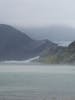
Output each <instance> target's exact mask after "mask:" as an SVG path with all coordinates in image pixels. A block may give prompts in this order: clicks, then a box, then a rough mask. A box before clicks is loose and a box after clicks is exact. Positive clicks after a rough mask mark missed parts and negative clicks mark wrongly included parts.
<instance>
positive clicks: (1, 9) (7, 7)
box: [0, 0, 75, 27]
mask: <svg viewBox="0 0 75 100" xmlns="http://www.w3.org/2000/svg"><path fill="white" fill-rule="evenodd" d="M0 23H4V24H11V25H20V26H25V27H43V26H49V25H52V24H65V25H68V26H72V27H75V0H0Z"/></svg>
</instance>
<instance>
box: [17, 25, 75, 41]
mask: <svg viewBox="0 0 75 100" xmlns="http://www.w3.org/2000/svg"><path fill="white" fill-rule="evenodd" d="M19 29H20V30H21V31H23V32H26V33H27V34H28V35H29V36H30V37H32V38H34V39H37V40H38V39H40V40H41V39H48V40H51V41H57V42H58V41H74V40H75V28H72V27H68V26H64V25H60V26H59V25H53V26H49V27H40V28H24V27H19Z"/></svg>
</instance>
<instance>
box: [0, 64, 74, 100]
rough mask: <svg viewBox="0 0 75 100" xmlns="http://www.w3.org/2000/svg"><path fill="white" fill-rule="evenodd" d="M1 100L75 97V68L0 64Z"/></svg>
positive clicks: (53, 99)
mask: <svg viewBox="0 0 75 100" xmlns="http://www.w3.org/2000/svg"><path fill="white" fill-rule="evenodd" d="M0 100H75V67H74V66H66V65H64V66H62V65H61V66H58V65H49V66H48V65H25V64H0Z"/></svg>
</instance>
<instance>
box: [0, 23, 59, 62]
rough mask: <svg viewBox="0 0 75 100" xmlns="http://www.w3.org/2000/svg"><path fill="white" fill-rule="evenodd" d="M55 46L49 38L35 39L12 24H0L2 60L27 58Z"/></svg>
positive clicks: (0, 57)
mask: <svg viewBox="0 0 75 100" xmlns="http://www.w3.org/2000/svg"><path fill="white" fill-rule="evenodd" d="M55 46H57V45H56V44H54V43H52V42H51V41H49V40H42V41H41V40H40V41H37V40H33V39H32V38H30V37H29V36H28V35H26V34H25V33H24V32H21V31H19V30H17V29H16V28H14V27H12V26H10V25H5V24H0V61H4V60H25V59H28V58H30V57H35V56H38V55H40V54H41V53H42V52H43V51H44V50H45V49H47V48H48V47H55Z"/></svg>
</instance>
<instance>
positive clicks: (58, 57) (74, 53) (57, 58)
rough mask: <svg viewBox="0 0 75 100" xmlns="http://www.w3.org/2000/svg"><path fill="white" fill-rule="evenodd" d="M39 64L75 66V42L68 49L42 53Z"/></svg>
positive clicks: (62, 48) (55, 49)
mask: <svg viewBox="0 0 75 100" xmlns="http://www.w3.org/2000/svg"><path fill="white" fill-rule="evenodd" d="M39 62H43V63H46V64H75V41H74V42H72V43H71V44H70V45H69V46H68V47H61V46H57V47H56V48H52V49H50V48H48V50H46V51H45V52H44V53H42V55H41V57H40V59H39Z"/></svg>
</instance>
